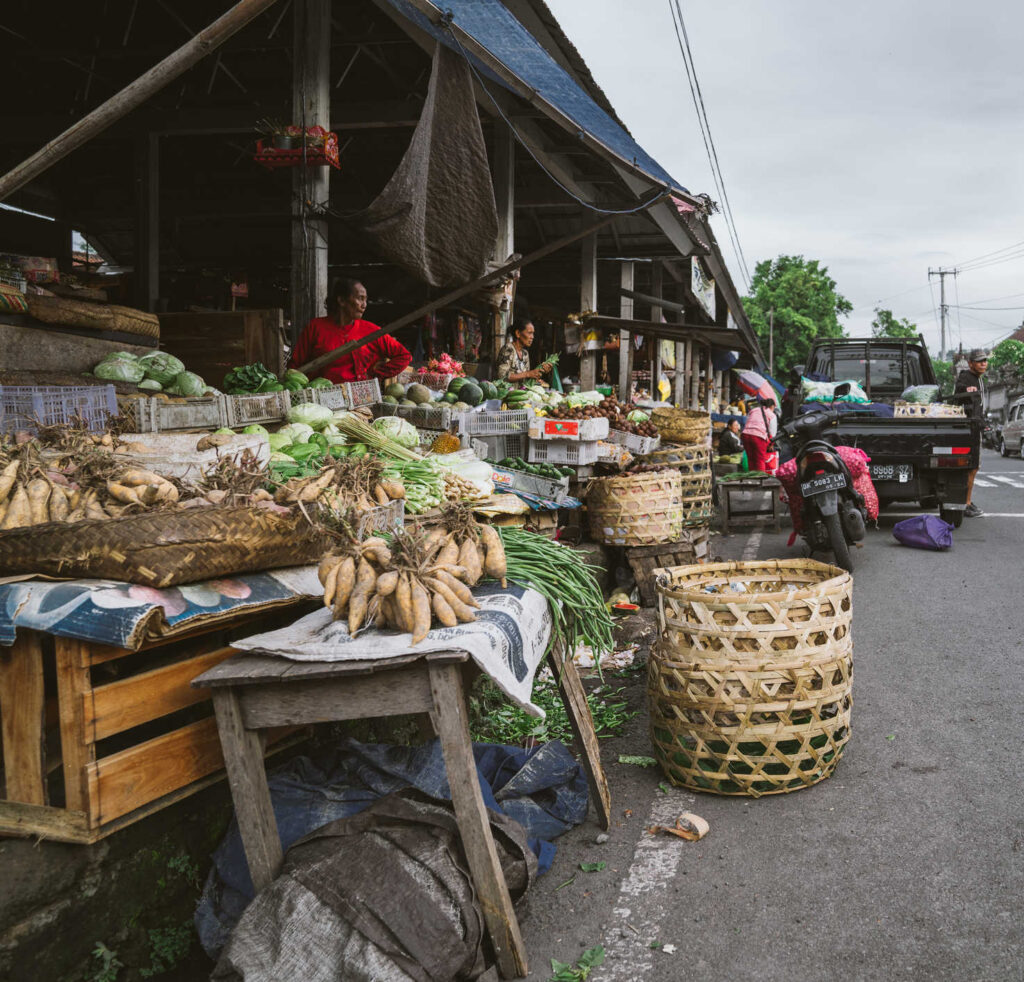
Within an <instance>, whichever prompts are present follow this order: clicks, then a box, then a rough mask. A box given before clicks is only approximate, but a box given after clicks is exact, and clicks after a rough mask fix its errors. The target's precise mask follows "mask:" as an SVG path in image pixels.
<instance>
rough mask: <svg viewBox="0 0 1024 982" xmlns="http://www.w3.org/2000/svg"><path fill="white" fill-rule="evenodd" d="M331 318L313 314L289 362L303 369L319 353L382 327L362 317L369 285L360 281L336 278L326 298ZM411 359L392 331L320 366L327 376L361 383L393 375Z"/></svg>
mask: <svg viewBox="0 0 1024 982" xmlns="http://www.w3.org/2000/svg"><path fill="white" fill-rule="evenodd" d="M327 309H328V310H329V311H332V314H331V316H330V317H314V318H313V319H312V320H311V321H310V322H309V323H308V324H307V325H306V328H305V330H304V331H303V332H302V334H301V335H300V336H299V340H298V341H297V342H296V344H295V349H294V350H293V351H292V357H291V361H290V363H289V364H290V365H291V367H292V368H301V367H302V366H303V365H304V364H305V363H306V362H308V361H312V360H313V359H314V358H316V357H317V356H318V355H326V354H327V353H328V352H329V351H333V350H334V349H335V348H338V347H340V346H341V345H343V344H344V343H345V342H346V341H356V340H358V339H359V338H365V337H366V336H367V335H368V334H373V332H374V331H379V330H380V328H379V327H378V326H377V325H376V324H374V323H373V322H372V321H364V320H362V319H361V318H362V316H363V314H364V313H365V312H366V287H364V286H363V284H362V283H360V282H359V281H358V280H350V279H339V280H335V282H334V288H333V289H332V290H331V295H330V296H329V297H328V298H327ZM411 361H412V355H411V354H409V352H408V350H407V349H406V348H405V347H404V346H403V345H401V344H399V343H398V342H397V341H396V340H395V339H394V338H393V337H391V335H390V334H382V335H381V336H380V337H379V338H377V340H376V341H371V342H370V343H369V344H364V345H363V346H362V347H361V348H356V349H355V351H350V352H349V353H348V354H347V355H342V356H341V357H340V358H338V359H337V360H336V361H333V362H331V364H329V365H327V366H326V367H325V368H323V369H321V371H320V374H321V375H323V376H324V378H328V379H330V380H331V381H332V382H334V383H335V384H337V383H338V382H362V381H364V380H366V379H368V378H374V377H375V378H380V379H385V378H394V377H395V376H396V375H398V374H399V373H400V372H402V371H403V370H404V369H405V368H406V367H408V365H409V362H411Z"/></svg>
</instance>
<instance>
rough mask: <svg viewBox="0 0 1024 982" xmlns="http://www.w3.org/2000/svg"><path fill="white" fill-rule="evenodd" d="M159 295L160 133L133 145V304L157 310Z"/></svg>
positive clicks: (146, 135)
mask: <svg viewBox="0 0 1024 982" xmlns="http://www.w3.org/2000/svg"><path fill="white" fill-rule="evenodd" d="M159 295H160V135H159V134H158V133H143V134H142V135H141V136H140V137H139V138H138V140H137V141H136V144H135V305H136V306H137V307H138V308H139V309H140V310H148V311H149V312H150V313H155V312H156V305H157V297H158V296H159Z"/></svg>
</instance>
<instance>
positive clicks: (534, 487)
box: [491, 467, 569, 502]
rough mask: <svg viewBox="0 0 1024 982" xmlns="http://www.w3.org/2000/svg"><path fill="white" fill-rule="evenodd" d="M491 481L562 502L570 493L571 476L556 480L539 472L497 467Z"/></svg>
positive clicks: (503, 486) (499, 486)
mask: <svg viewBox="0 0 1024 982" xmlns="http://www.w3.org/2000/svg"><path fill="white" fill-rule="evenodd" d="M491 482H492V483H493V484H494V486H495V487H496V488H510V489H515V490H516V491H525V492H526V493H527V494H535V495H538V496H539V497H541V498H547V499H549V500H550V501H555V502H561V501H564V500H565V499H566V498H567V497H568V495H569V478H567V477H563V478H561V480H558V481H556V480H555V479H554V478H551V477H541V476H540V475H538V474H527V473H526V472H525V471H516V470H510V469H509V468H506V467H495V468H494V473H493V474H492V475H491Z"/></svg>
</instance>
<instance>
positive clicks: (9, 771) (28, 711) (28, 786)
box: [0, 630, 48, 805]
mask: <svg viewBox="0 0 1024 982" xmlns="http://www.w3.org/2000/svg"><path fill="white" fill-rule="evenodd" d="M39 638H40V636H39V635H38V634H37V633H36V632H35V631H25V630H21V631H19V632H18V636H17V639H16V640H15V642H14V645H13V646H12V647H10V648H6V649H2V650H0V728H2V729H0V733H2V739H3V751H4V757H3V763H4V783H5V789H4V798H5V799H6V800H7V801H21V802H24V803H26V804H29V805H45V804H48V802H47V794H46V738H45V734H46V731H45V716H46V700H45V696H44V692H43V651H42V647H41V645H40V643H39Z"/></svg>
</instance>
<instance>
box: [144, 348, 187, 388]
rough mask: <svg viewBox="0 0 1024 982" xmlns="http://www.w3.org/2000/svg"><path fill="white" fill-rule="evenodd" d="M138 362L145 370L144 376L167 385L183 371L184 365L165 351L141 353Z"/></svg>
mask: <svg viewBox="0 0 1024 982" xmlns="http://www.w3.org/2000/svg"><path fill="white" fill-rule="evenodd" d="M139 364H140V365H141V366H142V367H143V368H144V369H145V370H146V378H151V379H155V380H156V381H157V382H159V383H160V384H161V385H169V384H170V383H171V382H173V381H174V380H175V379H176V378H177V377H178V376H179V375H180V374H181V373H182V372H183V371H185V365H184V364H183V363H182V362H181V361H180V360H179V359H177V358H175V357H174V355H169V354H168V353H167V352H166V351H153V352H151V353H150V354H148V355H143V356H142V357H141V358H140V359H139Z"/></svg>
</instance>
